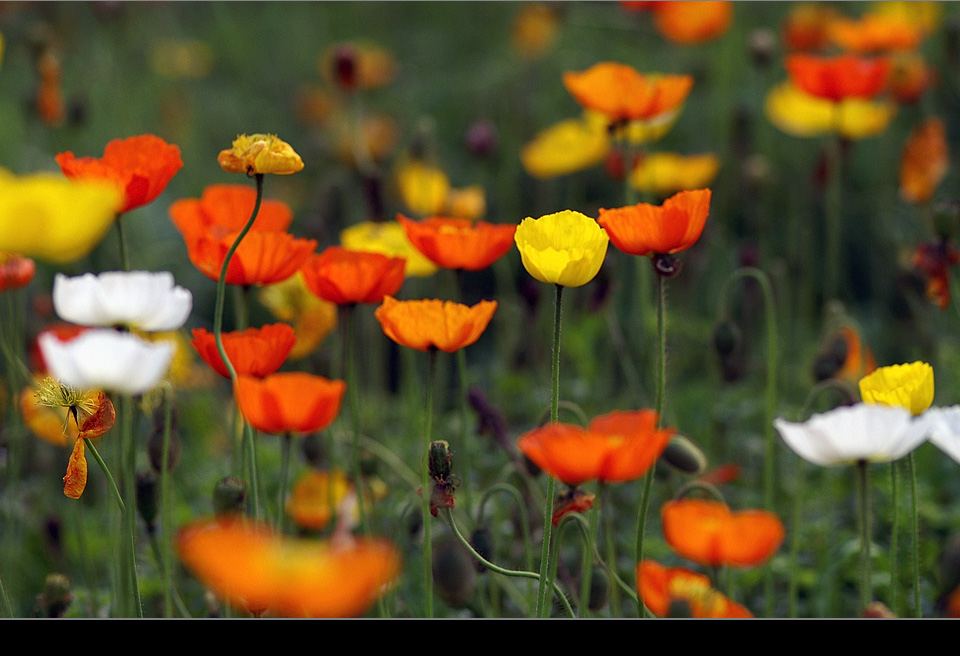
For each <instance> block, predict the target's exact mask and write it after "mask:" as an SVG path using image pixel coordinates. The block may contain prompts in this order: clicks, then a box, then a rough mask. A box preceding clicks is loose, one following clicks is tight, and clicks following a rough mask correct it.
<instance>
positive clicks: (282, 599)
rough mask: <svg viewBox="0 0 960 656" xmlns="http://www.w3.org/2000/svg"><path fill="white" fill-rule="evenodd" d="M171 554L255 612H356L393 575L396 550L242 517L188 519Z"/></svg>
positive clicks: (397, 569)
mask: <svg viewBox="0 0 960 656" xmlns="http://www.w3.org/2000/svg"><path fill="white" fill-rule="evenodd" d="M177 551H178V552H179V554H180V560H182V561H183V562H184V563H185V564H186V565H187V567H188V568H190V570H191V571H192V572H193V573H194V575H195V576H196V577H197V578H198V579H200V581H201V582H203V584H204V585H205V586H207V587H209V588H211V589H213V590H214V591H215V592H216V593H217V594H218V595H219V596H221V597H224V598H225V599H226V600H227V601H228V602H229V603H231V604H233V605H235V606H238V607H241V608H245V609H246V610H248V611H249V612H251V613H254V614H258V615H259V614H263V613H264V612H266V611H267V610H270V611H272V612H273V613H276V614H277V615H280V616H284V617H356V616H358V615H362V614H363V613H365V612H366V611H367V609H368V608H369V607H370V606H371V605H372V604H373V602H374V601H376V599H377V597H379V596H380V595H381V594H382V593H383V591H384V588H385V586H387V585H388V584H389V583H391V582H392V581H393V580H394V579H395V578H396V577H397V574H399V572H400V555H399V554H398V553H397V551H396V549H394V548H393V546H392V545H391V544H390V543H389V542H387V541H385V540H379V539H372V538H370V539H358V540H351V541H349V542H347V543H330V542H317V541H312V540H303V539H297V538H289V537H285V536H282V535H277V534H275V533H274V532H273V531H271V530H270V529H268V528H267V527H265V526H263V525H260V524H253V523H248V522H246V521H244V520H242V519H229V520H212V521H201V522H195V523H193V524H190V525H188V526H186V527H185V528H183V529H182V530H181V531H180V534H179V535H178V537H177Z"/></svg>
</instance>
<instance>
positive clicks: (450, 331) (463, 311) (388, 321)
mask: <svg viewBox="0 0 960 656" xmlns="http://www.w3.org/2000/svg"><path fill="white" fill-rule="evenodd" d="M496 309H497V302H496V301H480V302H479V303H477V304H476V305H474V306H472V307H471V306H467V305H462V304H460V303H453V302H452V301H438V300H423V301H398V300H397V299H395V298H393V297H392V296H387V297H385V298H384V299H383V305H381V306H380V307H378V308H377V311H376V312H374V316H376V317H377V321H379V322H380V325H381V327H382V328H383V332H384V333H385V334H386V335H387V337H389V338H390V339H392V340H393V341H395V342H396V343H397V344H400V345H401V346H407V347H409V348H412V349H417V350H418V351H429V350H430V349H439V350H441V351H444V352H445V353H453V352H454V351H458V350H460V349H462V348H464V347H465V346H470V345H471V344H473V343H474V342H476V341H477V340H478V339H480V335H482V334H483V331H484V330H486V329H487V324H489V323H490V319H492V318H493V313H494V312H495V311H496Z"/></svg>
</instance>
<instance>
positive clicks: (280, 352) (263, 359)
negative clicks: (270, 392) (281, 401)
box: [190, 323, 297, 378]
mask: <svg viewBox="0 0 960 656" xmlns="http://www.w3.org/2000/svg"><path fill="white" fill-rule="evenodd" d="M222 337H223V350H224V351H226V353H227V357H228V358H230V364H232V365H233V368H234V369H235V370H236V372H237V375H238V376H253V377H254V378H263V377H264V376H269V375H270V374H272V373H273V372H275V371H276V370H277V369H279V368H280V366H281V365H282V364H283V361H284V360H286V359H287V356H288V355H290V351H291V350H292V349H293V345H294V343H295V342H296V339H297V338H296V337H295V336H294V332H293V328H291V327H290V326H288V325H287V324H285V323H275V324H272V325H269V326H263V327H262V328H247V329H246V330H243V331H240V332H232V333H223V335H222ZM190 343H191V344H193V348H195V349H196V350H197V353H199V354H200V357H201V358H203V361H204V362H206V363H207V364H208V365H210V366H211V367H212V368H213V370H214V371H216V372H217V373H218V374H220V375H221V376H223V377H224V378H229V377H230V374H229V372H228V371H227V367H226V365H225V364H224V363H223V359H222V358H221V357H220V353H219V351H217V341H216V339H215V338H214V336H213V333H210V332H207V331H206V330H205V329H203V328H197V329H196V330H194V331H193V341H192V342H190Z"/></svg>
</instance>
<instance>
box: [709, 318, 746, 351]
mask: <svg viewBox="0 0 960 656" xmlns="http://www.w3.org/2000/svg"><path fill="white" fill-rule="evenodd" d="M741 339H742V334H741V332H740V327H739V326H737V324H735V323H733V322H732V321H730V320H729V319H724V320H723V321H721V322H720V323H718V324H717V325H716V327H714V329H713V348H715V349H716V351H717V353H718V354H719V355H721V356H727V355H731V354H733V353H734V352H735V351H736V350H737V349H738V348H740V341H741Z"/></svg>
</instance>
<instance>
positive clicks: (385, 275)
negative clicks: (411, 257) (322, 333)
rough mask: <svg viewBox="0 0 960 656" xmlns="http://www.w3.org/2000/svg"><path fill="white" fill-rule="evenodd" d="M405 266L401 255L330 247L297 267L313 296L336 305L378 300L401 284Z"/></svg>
mask: <svg viewBox="0 0 960 656" xmlns="http://www.w3.org/2000/svg"><path fill="white" fill-rule="evenodd" d="M406 265H407V262H406V260H404V259H403V258H402V257H387V256H386V255H380V254H379V253H365V252H362V251H349V250H347V249H346V248H343V247H341V246H330V247H329V248H327V249H326V250H324V251H323V252H322V253H320V255H314V256H312V257H310V258H309V259H307V261H306V262H305V263H304V265H303V267H302V268H301V269H300V271H301V273H302V274H303V282H304V283H305V284H306V286H307V289H309V290H310V292H311V293H312V294H314V295H315V296H317V297H319V298H322V299H323V300H325V301H330V302H331V303H336V304H337V305H352V304H354V303H379V302H381V301H382V300H383V297H384V296H387V295H388V294H396V293H397V290H399V289H400V287H401V285H403V273H404V269H405V267H406Z"/></svg>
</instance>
